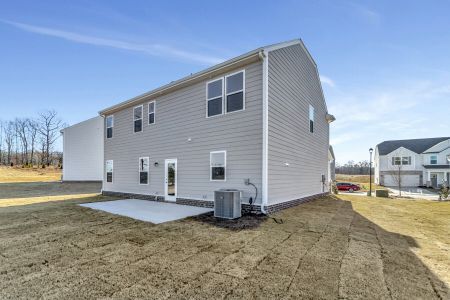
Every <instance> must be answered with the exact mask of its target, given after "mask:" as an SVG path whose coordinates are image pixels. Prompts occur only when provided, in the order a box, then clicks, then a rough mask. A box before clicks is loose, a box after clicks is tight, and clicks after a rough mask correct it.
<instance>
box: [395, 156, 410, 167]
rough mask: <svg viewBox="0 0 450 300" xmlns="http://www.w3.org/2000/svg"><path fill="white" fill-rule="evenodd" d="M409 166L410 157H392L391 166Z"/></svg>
mask: <svg viewBox="0 0 450 300" xmlns="http://www.w3.org/2000/svg"><path fill="white" fill-rule="evenodd" d="M410 164H411V156H393V157H392V165H393V166H401V165H404V166H405V165H410Z"/></svg>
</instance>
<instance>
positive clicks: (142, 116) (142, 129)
mask: <svg viewBox="0 0 450 300" xmlns="http://www.w3.org/2000/svg"><path fill="white" fill-rule="evenodd" d="M138 107H141V108H142V114H141V118H140V119H135V118H134V117H135V116H134V110H135V109H136V108H138ZM132 113H133V133H139V132H143V131H144V104H141V105H138V106H135V107H133V111H132ZM138 120H142V125H141V131H135V130H134V122H135V121H138Z"/></svg>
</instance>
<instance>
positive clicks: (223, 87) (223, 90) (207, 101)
mask: <svg viewBox="0 0 450 300" xmlns="http://www.w3.org/2000/svg"><path fill="white" fill-rule="evenodd" d="M219 80H220V81H222V94H221V96H222V113H221V114H217V115H214V116H208V103H209V101H210V100H213V99H216V98H218V97H214V98H208V85H209V84H210V83H212V82H216V81H219ZM224 93H225V81H224V78H223V77H219V78H215V79H213V80H210V81H207V82H206V118H214V117H218V116H223V115H224V114H225V110H224V102H225V99H224V96H223V95H224Z"/></svg>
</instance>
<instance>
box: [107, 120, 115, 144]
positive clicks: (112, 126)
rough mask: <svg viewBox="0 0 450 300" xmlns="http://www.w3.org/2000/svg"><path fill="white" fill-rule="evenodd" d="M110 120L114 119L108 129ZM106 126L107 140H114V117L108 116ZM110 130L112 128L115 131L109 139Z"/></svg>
mask: <svg viewBox="0 0 450 300" xmlns="http://www.w3.org/2000/svg"><path fill="white" fill-rule="evenodd" d="M108 118H111V119H112V122H111V126H110V127H108ZM105 124H106V132H105V135H106V139H108V140H109V139H112V138H113V137H114V115H109V116H107V117H106V118H105ZM108 128H112V129H113V134H112V136H111V137H110V138H109V137H108Z"/></svg>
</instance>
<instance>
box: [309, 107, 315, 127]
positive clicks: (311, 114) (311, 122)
mask: <svg viewBox="0 0 450 300" xmlns="http://www.w3.org/2000/svg"><path fill="white" fill-rule="evenodd" d="M309 132H314V107H313V106H312V105H309Z"/></svg>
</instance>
